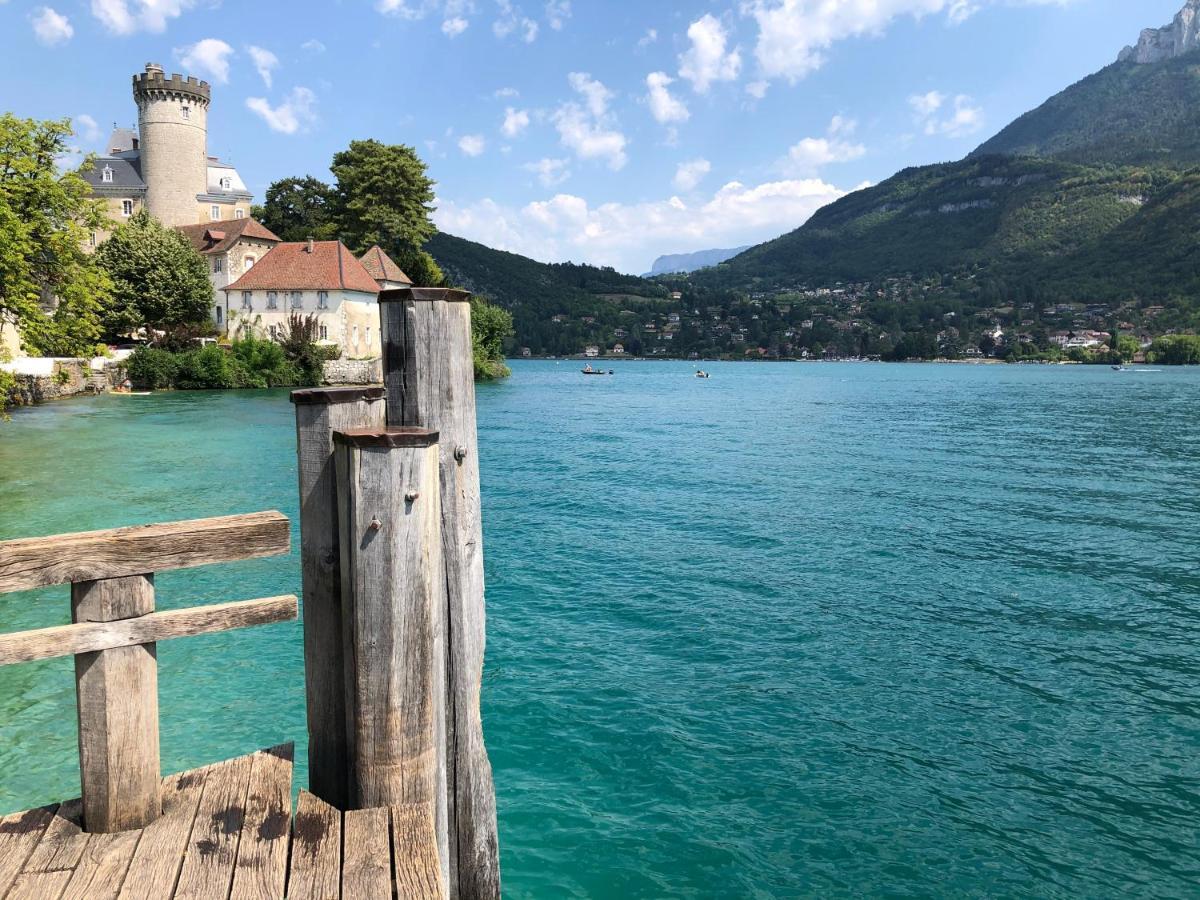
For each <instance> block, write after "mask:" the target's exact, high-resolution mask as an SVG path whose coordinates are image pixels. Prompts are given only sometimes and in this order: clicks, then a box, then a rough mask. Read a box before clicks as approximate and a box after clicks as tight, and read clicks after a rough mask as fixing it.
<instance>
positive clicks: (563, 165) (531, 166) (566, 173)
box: [522, 157, 571, 187]
mask: <svg viewBox="0 0 1200 900" xmlns="http://www.w3.org/2000/svg"><path fill="white" fill-rule="evenodd" d="M568 164H569V160H565V159H550V158H549V157H547V158H546V159H539V160H538V161H537V162H532V163H526V164H525V165H524V166H522V168H523V169H525V171H526V172H532V173H534V174H535V175H537V177H538V181H540V182H541V184H542V186H543V187H557V186H558V185H560V184H562V183H563V182H564V181H566V180H567V179H568V178H570V177H571V172H570V170H569V169H568V168H567V166H568Z"/></svg>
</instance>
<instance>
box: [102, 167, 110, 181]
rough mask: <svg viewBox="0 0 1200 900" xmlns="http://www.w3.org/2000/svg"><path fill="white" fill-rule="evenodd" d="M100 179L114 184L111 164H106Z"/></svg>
mask: <svg viewBox="0 0 1200 900" xmlns="http://www.w3.org/2000/svg"><path fill="white" fill-rule="evenodd" d="M100 180H101V181H103V182H104V183H105V184H112V169H111V168H110V167H109V166H105V167H104V171H103V172H101V173H100Z"/></svg>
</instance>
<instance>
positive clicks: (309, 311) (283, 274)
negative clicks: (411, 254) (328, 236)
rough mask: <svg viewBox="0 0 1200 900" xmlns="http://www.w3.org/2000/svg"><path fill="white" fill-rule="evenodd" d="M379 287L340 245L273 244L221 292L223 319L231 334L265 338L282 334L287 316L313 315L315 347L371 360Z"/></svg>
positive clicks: (377, 351)
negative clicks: (332, 348)
mask: <svg viewBox="0 0 1200 900" xmlns="http://www.w3.org/2000/svg"><path fill="white" fill-rule="evenodd" d="M380 253H381V254H382V253H383V251H380ZM384 258H385V259H386V254H384ZM388 262H391V261H390V260H388ZM392 266H395V263H392ZM396 271H399V269H398V268H397V269H396ZM379 287H380V285H379V282H378V281H376V279H374V278H372V277H371V273H370V272H368V271H367V268H366V267H365V266H364V265H363V264H362V262H360V261H359V260H358V259H357V258H355V256H354V254H353V253H351V252H350V251H349V250H348V249H347V248H346V245H345V244H343V243H342V242H341V241H311V240H310V241H302V242H299V243H278V244H276V245H275V246H274V247H273V248H272V249H271V251H270V252H269V253H267V254H266V255H265V256H264V257H263V258H262V259H260V260H258V261H257V262H256V263H255V264H254V265H253V266H251V267H250V269H249V271H247V272H245V273H244V274H242V276H241V277H240V278H238V279H236V280H235V281H233V282H232V283H231V284H227V285H226V286H225V287H223V288H222V289H221V290H222V292H223V293H224V294H225V302H224V308H223V310H222V315H223V317H224V319H225V323H226V326H225V327H226V331H227V332H228V333H229V334H231V335H234V336H236V335H237V334H240V333H245V332H246V331H249V332H250V333H252V334H256V335H260V336H264V335H265V336H270V337H276V336H279V335H281V334H283V333H284V331H285V329H286V328H287V327H288V320H289V319H290V317H291V316H292V315H300V316H309V315H315V316H316V319H317V339H318V340H319V342H320V343H322V344H324V345H326V346H337V347H339V348H341V354H342V356H344V357H348V358H351V359H366V358H375V357H378V356H380V355H381V353H382V352H383V349H382V341H381V340H380V335H379Z"/></svg>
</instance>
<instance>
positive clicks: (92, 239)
mask: <svg viewBox="0 0 1200 900" xmlns="http://www.w3.org/2000/svg"><path fill="white" fill-rule="evenodd" d="M88 241H89V243H90V244H91V245H92V246H93V247H95V246H96V232H94V231H93V232H92V236H91V237H90V238H89V239H88Z"/></svg>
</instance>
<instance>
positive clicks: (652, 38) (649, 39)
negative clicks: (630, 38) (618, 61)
mask: <svg viewBox="0 0 1200 900" xmlns="http://www.w3.org/2000/svg"><path fill="white" fill-rule="evenodd" d="M657 43H658V29H657V28H647V29H646V33H645V34H643V35H642V36H641V37H640V38H639V39H638V42H637V45H638V47H639V48H642V49H644V48H646V47H649V46H650V45H651V44H657Z"/></svg>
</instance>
